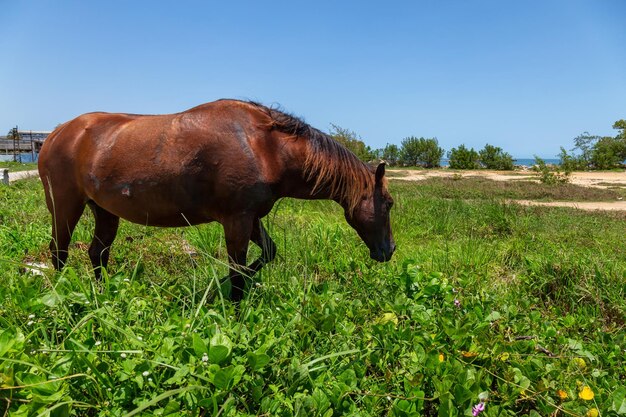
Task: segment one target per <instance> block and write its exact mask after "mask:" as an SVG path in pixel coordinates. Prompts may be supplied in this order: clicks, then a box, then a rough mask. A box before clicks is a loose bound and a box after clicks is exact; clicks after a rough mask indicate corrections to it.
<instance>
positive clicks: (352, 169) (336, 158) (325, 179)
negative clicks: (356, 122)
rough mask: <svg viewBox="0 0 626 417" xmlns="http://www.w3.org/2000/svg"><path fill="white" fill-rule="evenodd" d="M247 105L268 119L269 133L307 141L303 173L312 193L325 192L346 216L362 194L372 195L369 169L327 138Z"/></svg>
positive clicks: (294, 121) (290, 119)
mask: <svg viewBox="0 0 626 417" xmlns="http://www.w3.org/2000/svg"><path fill="white" fill-rule="evenodd" d="M249 103H250V104H252V105H253V106H255V107H257V108H258V109H260V110H262V111H264V112H265V113H266V114H267V115H268V116H269V118H270V120H271V125H270V128H271V129H272V130H277V131H279V132H282V133H285V134H287V135H289V136H292V137H298V138H304V139H306V140H307V141H308V143H309V152H308V155H307V157H306V160H305V162H304V174H305V176H306V179H307V181H309V180H314V181H315V182H314V186H313V190H312V192H313V193H314V192H315V191H319V190H322V189H325V190H328V191H329V193H330V197H331V198H333V199H337V200H339V201H340V202H342V203H344V204H345V206H346V208H347V211H348V213H350V214H352V213H354V210H355V209H356V208H357V206H358V205H359V203H360V202H361V199H362V198H363V196H364V195H370V194H372V193H373V190H374V175H373V173H374V172H373V169H372V168H371V167H370V166H369V165H367V164H366V163H364V162H363V161H361V160H360V159H359V158H358V157H357V156H356V155H355V154H354V153H352V152H351V151H350V150H349V149H347V148H346V147H345V146H343V145H342V144H341V143H339V142H337V141H336V140H335V139H333V138H332V137H331V136H330V135H328V134H326V133H324V132H322V131H320V130H318V129H316V128H314V127H312V126H311V125H309V124H307V123H306V122H304V121H303V120H302V119H300V118H298V117H296V116H293V115H291V114H289V113H286V112H284V111H282V110H279V109H277V108H272V107H267V106H264V105H262V104H259V103H255V102H249Z"/></svg>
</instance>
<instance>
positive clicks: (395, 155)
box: [381, 143, 400, 166]
mask: <svg viewBox="0 0 626 417" xmlns="http://www.w3.org/2000/svg"><path fill="white" fill-rule="evenodd" d="M381 158H382V159H383V160H384V161H386V162H387V163H388V164H389V165H390V166H395V165H397V164H398V160H399V159H400V149H398V146H397V145H393V144H389V143H388V144H387V145H386V146H385V149H383V151H382V155H381Z"/></svg>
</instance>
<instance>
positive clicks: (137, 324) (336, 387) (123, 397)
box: [0, 179, 626, 416]
mask: <svg viewBox="0 0 626 417" xmlns="http://www.w3.org/2000/svg"><path fill="white" fill-rule="evenodd" d="M464 181H465V180H463V181H459V184H465V187H467V190H466V191H464V193H471V192H473V191H472V190H471V189H472V187H473V185H472V184H473V183H471V182H464ZM493 186H494V187H498V186H499V184H496V183H494V184H493ZM390 187H391V192H392V194H393V196H394V198H395V200H396V205H395V206H394V212H393V215H392V221H393V226H394V234H395V238H396V242H397V244H398V250H397V252H396V254H395V255H394V259H393V260H392V261H391V262H389V263H385V264H377V263H374V262H373V261H371V260H369V259H368V257H367V250H366V249H365V247H364V246H363V244H362V243H360V242H359V240H358V237H357V236H356V234H355V233H354V231H352V229H350V228H349V226H347V224H346V223H345V221H344V220H343V215H342V213H341V210H340V208H339V207H338V206H337V205H336V204H334V203H332V202H323V201H315V202H302V201H293V200H285V201H282V202H280V203H279V204H278V205H277V207H276V209H275V211H274V213H272V214H271V215H270V216H268V218H267V221H266V225H267V228H268V230H269V231H270V233H271V234H272V236H273V237H274V238H275V240H276V242H277V244H278V246H279V257H278V259H277V260H276V261H275V262H274V263H273V264H271V265H269V266H268V267H267V268H266V269H265V270H264V271H262V273H261V276H260V277H259V278H260V282H259V283H258V284H256V285H254V286H253V288H252V289H251V291H250V293H249V296H248V297H247V298H246V299H245V300H244V301H243V302H242V303H241V304H240V306H239V307H238V308H237V307H236V306H235V305H233V304H232V303H230V302H229V301H227V300H224V299H223V298H222V297H221V293H220V291H219V277H221V276H223V275H224V274H225V273H226V265H225V261H226V255H225V248H224V242H223V236H222V232H221V229H220V227H219V225H216V224H211V225H203V226H200V227H193V228H186V229H157V228H145V227H141V226H136V225H131V224H129V223H126V222H123V223H122V225H121V228H120V233H119V235H118V238H117V240H116V242H115V245H114V248H113V251H112V255H111V257H112V259H111V265H110V270H109V274H107V275H106V276H105V278H104V280H103V282H102V283H100V284H98V283H94V282H93V280H92V273H91V271H90V268H89V266H88V265H89V262H88V258H87V254H86V251H85V248H86V245H87V243H88V242H89V240H90V236H91V230H92V226H93V221H92V219H91V218H90V216H89V214H88V213H86V214H85V217H84V218H83V220H81V223H80V224H79V227H78V229H77V231H76V232H75V237H74V243H73V245H72V247H71V249H70V250H71V252H70V260H69V261H70V262H69V267H68V268H67V269H66V270H65V271H64V272H63V273H60V274H56V273H53V272H50V271H48V270H44V271H42V272H43V275H39V274H36V273H33V272H32V271H29V270H28V264H29V263H32V262H45V261H47V258H48V253H47V248H46V247H47V244H48V239H49V233H50V232H49V218H48V214H47V211H46V209H45V206H44V203H43V192H42V190H41V185H40V183H39V182H38V180H35V179H31V180H25V181H21V182H18V183H15V184H13V185H12V186H10V187H0V242H1V243H2V244H1V245H0V415H6V414H7V412H8V413H9V414H10V415H11V416H38V415H42V416H45V415H50V416H67V415H94V416H95V415H99V416H132V415H146V416H147V415H172V416H174V415H223V416H235V415H237V416H239V415H264V416H339V415H352V416H381V415H389V416H418V415H426V416H435V415H440V416H462V415H472V414H473V413H474V414H477V413H482V414H481V415H483V416H500V415H503V416H504V415H506V416H515V415H530V416H543V415H563V416H565V415H572V416H594V415H601V416H612V415H613V416H614V415H624V414H626V386H625V385H626V381H625V375H626V362H625V360H624V357H625V353H626V340H625V337H626V336H625V334H626V332H625V331H624V326H625V324H626V323H625V317H626V297H625V295H626V278H625V277H626V253H625V251H624V250H623V248H624V230H625V228H624V220H625V218H624V215H623V214H615V213H613V214H611V213H605V214H603V213H582V212H578V211H576V210H573V209H562V208H540V207H521V206H517V205H512V204H506V203H504V202H503V200H500V199H498V198H494V197H493V195H494V194H492V193H490V195H491V197H489V198H481V197H476V198H473V199H467V198H466V197H465V194H464V195H459V196H455V195H452V196H449V195H441V194H438V192H433V191H432V190H431V189H429V188H428V187H425V186H424V183H422V182H419V183H405V182H400V181H397V182H392V183H391V184H390ZM480 187H483V188H485V189H486V187H489V185H488V184H481V185H480ZM543 187H546V186H543ZM460 188H461V187H460ZM494 189H495V188H494ZM442 192H443V191H442ZM546 192H547V191H546ZM507 198H508V197H507ZM256 254H258V251H257V250H256V249H254V250H251V255H250V256H255V255H256ZM480 408H484V411H482V412H480V411H479V409H480Z"/></svg>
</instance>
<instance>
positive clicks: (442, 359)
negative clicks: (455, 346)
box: [439, 353, 446, 362]
mask: <svg viewBox="0 0 626 417" xmlns="http://www.w3.org/2000/svg"><path fill="white" fill-rule="evenodd" d="M444 360H446V357H445V356H443V353H440V354H439V362H443V361H444Z"/></svg>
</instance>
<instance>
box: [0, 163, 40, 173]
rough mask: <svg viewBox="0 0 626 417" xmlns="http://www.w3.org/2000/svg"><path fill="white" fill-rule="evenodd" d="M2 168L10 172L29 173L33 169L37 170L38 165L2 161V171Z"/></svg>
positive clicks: (0, 166) (0, 167) (0, 165)
mask: <svg viewBox="0 0 626 417" xmlns="http://www.w3.org/2000/svg"><path fill="white" fill-rule="evenodd" d="M2 168H8V169H9V171H11V172H17V171H28V170H31V169H37V163H36V162H27V163H21V162H12V161H8V162H3V161H0V169H2Z"/></svg>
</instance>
